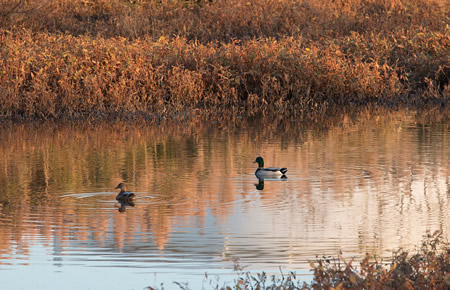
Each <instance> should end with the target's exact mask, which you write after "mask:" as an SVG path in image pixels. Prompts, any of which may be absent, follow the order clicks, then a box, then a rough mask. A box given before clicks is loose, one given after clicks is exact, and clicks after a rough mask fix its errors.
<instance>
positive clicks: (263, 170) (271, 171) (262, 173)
mask: <svg viewBox="0 0 450 290" xmlns="http://www.w3.org/2000/svg"><path fill="white" fill-rule="evenodd" d="M255 163H258V168H257V169H256V171H255V175H256V176H257V177H258V178H271V177H280V176H285V175H286V172H287V171H288V170H287V168H285V167H264V159H263V158H262V157H258V158H256V160H255Z"/></svg>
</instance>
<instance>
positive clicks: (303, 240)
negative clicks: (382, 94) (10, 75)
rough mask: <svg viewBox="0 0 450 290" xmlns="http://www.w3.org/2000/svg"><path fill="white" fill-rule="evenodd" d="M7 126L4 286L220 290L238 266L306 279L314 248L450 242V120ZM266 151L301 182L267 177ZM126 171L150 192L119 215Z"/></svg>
mask: <svg viewBox="0 0 450 290" xmlns="http://www.w3.org/2000/svg"><path fill="white" fill-rule="evenodd" d="M0 131H1V132H0V133H1V135H0V136H1V139H0V184H1V186H2V190H1V191H0V241H1V243H0V279H1V281H2V282H1V283H2V289H143V288H144V287H146V286H158V287H159V286H160V285H161V283H163V285H164V287H165V289H177V288H178V287H177V285H176V284H173V283H172V282H173V281H178V282H183V283H189V284H188V285H189V286H190V287H192V288H194V289H198V288H201V287H202V285H203V286H204V287H205V288H206V289H212V287H209V283H210V282H211V281H210V280H212V281H213V283H212V284H213V285H214V286H215V285H217V284H219V285H223V283H225V282H227V281H228V282H230V281H233V280H234V279H236V278H237V276H236V273H234V272H233V267H234V265H235V263H238V264H239V265H240V266H244V267H245V270H248V271H252V272H253V271H262V270H264V271H266V272H268V273H279V271H280V267H281V270H282V271H284V272H285V273H286V272H288V271H290V270H295V272H296V273H297V274H299V275H300V276H302V277H304V279H305V280H308V279H311V272H310V271H309V264H308V260H314V259H315V257H316V256H317V255H319V256H322V255H326V256H328V255H332V256H336V254H337V253H338V252H339V251H342V252H343V256H344V257H349V258H352V257H355V258H356V259H360V258H361V257H362V256H364V255H365V253H370V254H371V255H376V256H378V257H384V258H387V259H388V258H389V257H391V255H392V251H393V250H396V249H398V248H400V247H403V248H406V249H413V248H414V246H416V245H419V243H420V241H421V240H422V237H423V235H425V234H426V232H427V231H431V232H433V231H435V230H440V231H442V232H443V234H444V237H446V238H447V239H449V237H450V233H449V224H450V218H449V216H450V215H449V214H450V205H449V197H450V170H449V164H450V124H449V123H445V122H444V123H443V122H424V121H418V120H417V119H416V118H415V117H413V116H411V115H408V114H407V113H404V112H402V113H390V114H385V115H383V116H364V115H361V116H358V118H355V119H352V118H350V117H343V118H342V119H340V120H336V121H334V122H331V123H330V124H328V125H327V126H322V128H319V126H312V125H305V124H297V123H293V122H286V123H280V124H273V123H270V124H256V125H255V124H239V125H237V126H230V125H228V126H224V125H222V124H220V123H211V124H204V123H202V122H200V121H199V122H198V123H192V124H178V126H176V125H173V126H169V125H167V126H166V125H165V126H148V127H141V128H138V127H132V126H126V125H101V126H84V127H69V126H55V125H53V126H49V125H42V126H37V125H36V126H29V125H28V126H25V125H16V126H13V127H10V128H4V129H1V130H0ZM259 155H261V156H263V157H264V159H265V162H266V165H267V166H283V167H288V169H289V171H288V179H287V180H279V179H278V180H277V179H275V180H264V181H259V180H258V179H257V178H256V177H255V175H254V171H255V165H256V164H255V163H252V162H253V161H254V160H255V158H256V157H257V156H259ZM119 182H126V183H127V185H128V188H129V190H131V191H133V192H135V193H136V194H137V196H138V198H137V202H136V205H135V206H134V207H125V208H122V212H120V211H119V206H118V204H117V202H116V201H115V195H116V193H117V191H116V190H114V187H115V186H116V185H117V184H118V183H119ZM124 209H125V211H124ZM205 272H208V274H209V275H208V279H205V275H204V273H205ZM217 281H218V282H217ZM208 287H209V288H208Z"/></svg>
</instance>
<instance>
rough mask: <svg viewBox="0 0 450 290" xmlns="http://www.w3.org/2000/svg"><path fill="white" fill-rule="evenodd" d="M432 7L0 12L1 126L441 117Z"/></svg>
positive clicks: (439, 28) (442, 73)
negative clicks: (377, 109)
mask: <svg viewBox="0 0 450 290" xmlns="http://www.w3.org/2000/svg"><path fill="white" fill-rule="evenodd" d="M444 2H445V1H441V0H435V1H426V0H415V1H400V0H385V1H374V0H373V1H360V0H348V1H335V2H333V3H331V2H330V1H321V0H311V1H306V0H301V1H287V0H270V1H262V0H256V1H243V0H229V1H211V2H210V1H181V0H180V1H152V0H150V1H122V0H113V1H87V0H83V1H81V0H77V1H65V0H58V1H48V2H45V1H44V2H38V1H26V2H18V1H10V0H3V1H1V2H0V6H1V7H2V10H3V11H4V12H3V13H0V25H1V26H0V43H1V44H0V59H1V62H0V98H1V103H0V117H1V118H2V119H25V120H27V119H44V120H45V119H86V118H94V119H95V118H97V119H103V118H107V119H117V118H119V119H127V118H135V117H136V116H138V117H143V118H146V119H161V118H164V117H184V116H190V115H192V114H194V113H195V112H197V111H201V112H206V113H211V114H215V115H221V114H232V115H233V116H241V117H252V116H257V115H267V114H272V115H279V116H283V117H286V116H290V117H292V118H299V117H312V116H316V115H318V114H326V112H327V110H329V108H331V107H344V106H356V107H361V106H367V105H369V104H377V105H379V104H382V105H386V106H393V105H406V106H415V107H424V106H433V107H442V108H444V109H445V108H447V107H448V103H449V99H450V94H449V87H448V75H449V73H450V65H449V58H448V47H449V43H450V38H449V31H450V29H449V26H448V24H449V18H448V15H449V14H448V13H449V10H448V7H447V6H445V5H444V4H445V3H444ZM18 3H21V5H17V4H18Z"/></svg>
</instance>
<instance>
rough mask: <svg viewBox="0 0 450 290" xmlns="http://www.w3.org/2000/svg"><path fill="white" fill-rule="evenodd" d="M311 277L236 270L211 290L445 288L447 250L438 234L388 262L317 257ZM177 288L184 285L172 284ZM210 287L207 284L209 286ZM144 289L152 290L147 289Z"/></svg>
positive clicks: (449, 274)
mask: <svg viewBox="0 0 450 290" xmlns="http://www.w3.org/2000/svg"><path fill="white" fill-rule="evenodd" d="M310 264H311V267H312V271H313V272H314V274H313V275H314V276H313V279H312V281H311V282H308V283H306V282H302V281H301V278H298V277H297V276H296V274H295V273H294V272H290V273H288V274H286V275H285V274H283V273H281V274H280V275H279V276H278V277H277V276H272V277H268V276H267V275H266V273H264V272H262V273H260V274H257V275H251V274H250V273H248V272H247V273H245V272H243V271H242V269H240V268H239V267H238V274H239V277H238V278H237V279H236V280H235V281H234V283H232V285H224V286H219V285H218V286H216V287H215V288H214V289H227V290H228V289H449V288H450V247H449V244H448V243H447V242H445V241H444V239H443V238H442V233H441V232H435V233H434V234H428V235H427V237H426V238H425V239H424V242H423V243H422V245H421V247H420V248H419V249H418V250H417V251H416V253H414V254H410V253H409V252H408V251H405V250H399V251H398V252H396V253H394V255H393V258H392V261H391V262H389V263H386V262H383V261H378V260H376V259H375V260H374V259H372V258H370V257H369V255H366V257H365V258H364V259H363V260H362V261H361V262H360V263H359V265H358V266H355V265H353V264H354V263H353V261H349V262H347V261H345V259H344V258H343V257H342V256H340V255H339V257H338V258H336V259H328V258H320V259H318V260H317V261H315V262H310ZM175 284H176V285H178V286H179V287H180V289H190V288H189V286H188V284H181V283H178V282H176V283H175ZM210 284H211V283H210ZM146 289H154V288H152V287H148V288H146Z"/></svg>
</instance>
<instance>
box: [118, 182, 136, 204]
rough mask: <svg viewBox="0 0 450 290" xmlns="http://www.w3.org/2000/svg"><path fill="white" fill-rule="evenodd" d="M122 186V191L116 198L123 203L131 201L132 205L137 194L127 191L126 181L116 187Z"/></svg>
mask: <svg viewBox="0 0 450 290" xmlns="http://www.w3.org/2000/svg"><path fill="white" fill-rule="evenodd" d="M118 188H120V192H119V193H118V194H117V196H116V200H117V201H118V202H121V203H129V204H130V205H131V206H133V205H134V203H135V202H136V194H134V193H132V192H129V191H126V185H125V183H119V185H117V187H116V188H114V189H118Z"/></svg>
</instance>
